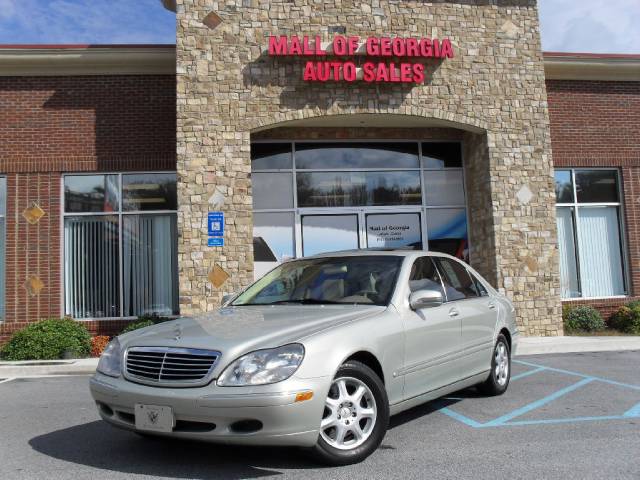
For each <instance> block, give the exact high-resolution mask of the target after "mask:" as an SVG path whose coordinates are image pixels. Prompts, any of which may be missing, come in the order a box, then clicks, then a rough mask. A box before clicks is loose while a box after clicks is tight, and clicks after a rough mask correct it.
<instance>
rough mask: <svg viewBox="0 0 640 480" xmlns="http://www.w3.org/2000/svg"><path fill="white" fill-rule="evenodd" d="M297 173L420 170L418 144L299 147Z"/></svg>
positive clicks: (303, 145)
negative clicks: (393, 169)
mask: <svg viewBox="0 0 640 480" xmlns="http://www.w3.org/2000/svg"><path fill="white" fill-rule="evenodd" d="M295 157H296V168H297V169H321V168H325V169H326V168H388V167H389V166H393V167H394V168H417V167H418V166H419V162H418V145H417V143H396V144H387V143H375V144H371V143H367V144H358V143H355V144H354V143H352V144H349V145H345V144H339V143H338V144H335V143H319V144H310V143H298V144H296V155H295Z"/></svg>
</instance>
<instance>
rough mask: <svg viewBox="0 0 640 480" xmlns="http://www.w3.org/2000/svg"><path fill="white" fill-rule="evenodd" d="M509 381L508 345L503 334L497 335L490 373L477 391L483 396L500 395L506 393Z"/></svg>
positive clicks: (509, 353) (509, 355)
mask: <svg viewBox="0 0 640 480" xmlns="http://www.w3.org/2000/svg"><path fill="white" fill-rule="evenodd" d="M510 379H511V352H510V351H509V343H508V342H507V339H506V338H505V336H504V335H503V334H500V335H498V339H497V340H496V345H495V347H494V348H493V356H492V358H491V373H490V374H489V378H487V379H486V380H485V381H484V382H483V383H481V384H480V385H478V390H480V392H482V393H484V394H485V395H490V396H495V395H502V394H503V393H504V392H506V391H507V387H508V386H509V380H510Z"/></svg>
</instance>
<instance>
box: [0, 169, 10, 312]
mask: <svg viewBox="0 0 640 480" xmlns="http://www.w3.org/2000/svg"><path fill="white" fill-rule="evenodd" d="M0 181H2V182H1V183H2V187H3V188H4V205H1V206H0V218H1V219H2V220H3V221H4V229H3V232H2V237H1V238H0V245H2V248H0V256H2V258H3V264H4V269H3V271H2V278H0V283H2V287H3V288H2V291H0V297H2V300H3V301H2V308H0V325H2V324H3V323H4V321H5V314H6V309H7V238H8V235H7V203H8V201H9V199H8V195H7V190H8V188H7V182H8V179H7V176H6V175H0Z"/></svg>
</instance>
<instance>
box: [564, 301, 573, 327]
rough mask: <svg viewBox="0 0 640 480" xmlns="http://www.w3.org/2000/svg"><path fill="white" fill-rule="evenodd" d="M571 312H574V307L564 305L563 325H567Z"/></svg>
mask: <svg viewBox="0 0 640 480" xmlns="http://www.w3.org/2000/svg"><path fill="white" fill-rule="evenodd" d="M571 310H573V307H572V306H571V305H567V304H564V305H562V323H567V317H568V316H569V313H570V312H571Z"/></svg>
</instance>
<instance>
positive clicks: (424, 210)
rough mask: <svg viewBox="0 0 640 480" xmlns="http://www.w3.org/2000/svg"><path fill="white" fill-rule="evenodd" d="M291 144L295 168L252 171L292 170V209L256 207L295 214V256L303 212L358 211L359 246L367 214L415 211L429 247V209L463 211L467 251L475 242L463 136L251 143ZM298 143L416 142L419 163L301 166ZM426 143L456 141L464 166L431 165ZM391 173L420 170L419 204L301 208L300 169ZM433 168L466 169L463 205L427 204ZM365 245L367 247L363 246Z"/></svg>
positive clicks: (364, 235)
mask: <svg viewBox="0 0 640 480" xmlns="http://www.w3.org/2000/svg"><path fill="white" fill-rule="evenodd" d="M268 143H274V144H289V145H290V148H291V168H280V169H255V170H254V169H253V168H252V169H251V173H252V174H253V173H254V172H255V173H292V175H291V180H292V188H293V207H292V208H277V209H263V208H253V207H252V211H253V212H254V213H276V212H290V213H293V215H294V229H293V241H294V244H293V246H294V257H295V258H302V241H303V239H302V225H301V217H302V216H303V215H323V214H326V215H335V214H353V213H355V214H358V223H359V245H362V246H364V245H367V232H366V222H365V215H366V214H369V213H414V212H417V213H419V214H420V227H421V240H422V246H423V249H425V250H429V229H428V223H427V216H428V211H429V210H463V211H464V214H465V221H466V227H467V232H466V233H467V250H469V245H471V240H472V239H471V235H470V232H469V202H468V201H467V198H468V194H467V189H466V186H467V182H466V171H465V170H466V162H465V153H466V152H465V144H464V141H463V140H460V139H442V138H440V139H424V138H421V139H406V138H404V139H395V138H377V139H368V138H360V137H357V138H349V139H298V140H292V139H286V138H284V139H268V140H251V144H252V145H253V144H268ZM297 143H314V144H321V143H327V144H339V143H344V144H345V145H346V144H350V143H369V144H371V145H375V144H377V143H415V144H417V146H418V166H417V167H413V168H398V167H388V168H354V169H351V168H341V169H340V168H327V169H299V168H297V166H296V144H297ZM423 143H456V144H459V145H460V155H461V166H460V167H443V168H427V167H425V163H424V160H423V154H422V144H423ZM298 171H300V172H301V173H302V172H341V171H342V172H352V171H355V172H367V171H368V172H389V171H417V172H419V176H420V192H421V195H420V196H421V200H420V203H419V204H415V205H388V206H387V205H384V206H349V207H299V206H298V191H297V172H298ZM429 171H436V172H442V171H460V172H462V186H463V190H464V192H463V193H464V195H463V200H464V202H463V204H451V205H449V204H447V205H427V203H426V202H427V198H426V195H425V178H424V174H425V172H429ZM360 248H364V247H360Z"/></svg>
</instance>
